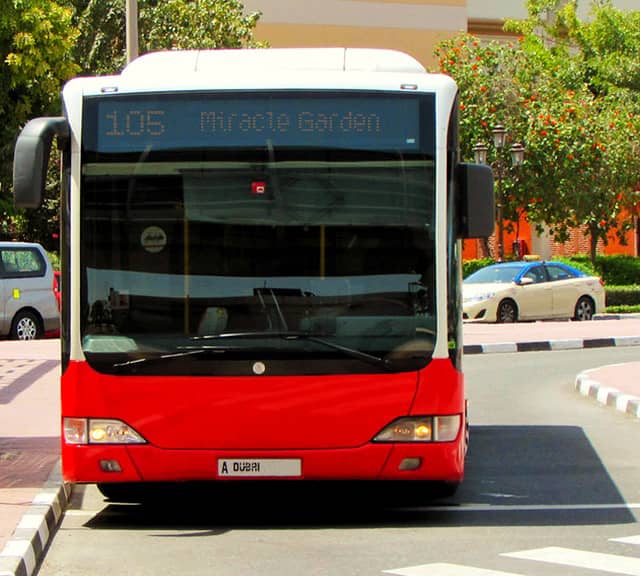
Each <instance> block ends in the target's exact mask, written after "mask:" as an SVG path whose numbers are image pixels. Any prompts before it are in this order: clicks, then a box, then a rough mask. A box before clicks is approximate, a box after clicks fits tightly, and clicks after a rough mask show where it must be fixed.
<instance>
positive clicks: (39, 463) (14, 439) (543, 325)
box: [0, 317, 640, 576]
mask: <svg viewBox="0 0 640 576" xmlns="http://www.w3.org/2000/svg"><path fill="white" fill-rule="evenodd" d="M464 338H465V352H466V353H467V354H480V353H500V352H519V351H520V352H524V351H529V350H568V349H573V348H596V347H607V346H638V347H639V351H638V360H639V361H638V362H632V363H628V364H620V365H612V366H603V367H601V368H597V369H594V370H588V371H585V372H583V373H581V374H578V375H577V377H576V389H577V390H578V391H579V392H580V393H581V394H584V395H588V396H592V397H594V398H595V399H597V400H598V401H600V402H602V403H603V404H606V405H610V406H615V407H616V408H617V409H618V410H622V411H624V412H627V413H630V414H633V415H635V416H637V417H640V378H638V377H637V374H639V373H640V317H635V318H625V319H621V320H594V321H592V322H534V323H528V324H525V323H522V324H498V325H484V324H465V326H464ZM59 348H60V342H59V341H58V340H39V341H32V342H8V341H0V576H31V575H32V574H34V573H35V571H36V569H37V565H38V562H39V561H40V560H41V557H42V554H43V551H44V549H45V548H46V545H47V542H48V541H49V539H50V537H51V536H52V535H53V533H54V532H55V529H56V527H57V525H58V522H59V521H60V518H61V516H62V513H63V510H64V508H65V506H66V503H67V501H68V499H69V496H70V487H69V486H67V485H64V484H63V482H62V478H61V476H60V470H59V457H60V407H59V398H58V390H59V377H60V368H59V360H58V359H59Z"/></svg>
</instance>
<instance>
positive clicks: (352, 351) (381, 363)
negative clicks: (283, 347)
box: [113, 331, 393, 372]
mask: <svg viewBox="0 0 640 576" xmlns="http://www.w3.org/2000/svg"><path fill="white" fill-rule="evenodd" d="M321 336H322V335H316V334H312V333H309V332H295V331H281V332H273V331H265V332H224V333H222V334H210V335H205V336H193V337H192V338H191V340H192V341H194V342H199V341H202V342H203V343H204V342H207V341H216V340H234V339H238V340H241V339H255V340H263V339H265V338H279V339H283V340H306V341H309V342H315V343H317V344H321V345H323V346H326V347H328V348H331V349H332V350H337V351H339V352H342V353H343V354H345V355H346V356H350V357H352V358H356V359H358V360H362V361H363V362H368V363H369V364H374V365H375V366H378V367H379V368H382V369H383V370H387V371H389V372H391V371H393V368H392V366H391V364H390V362H389V361H388V360H386V359H384V358H380V357H378V356H374V355H373V354H368V353H367V352H363V351H362V350H357V349H356V348H349V347H348V346H342V345H341V344H336V343H335V342H331V341H329V340H325V339H324V338H322V337H321ZM177 350H178V351H177V352H171V353H168V354H162V355H160V356H144V357H142V358H135V359H133V360H127V361H126V362H118V363H116V364H113V367H114V368H125V367H135V366H139V365H141V364H147V363H150V362H165V361H172V360H179V359H181V358H185V357H187V356H196V355H199V354H211V353H213V354H223V353H224V352H226V351H227V350H228V349H227V348H224V347H219V346H207V345H193V346H179V347H178V348H177Z"/></svg>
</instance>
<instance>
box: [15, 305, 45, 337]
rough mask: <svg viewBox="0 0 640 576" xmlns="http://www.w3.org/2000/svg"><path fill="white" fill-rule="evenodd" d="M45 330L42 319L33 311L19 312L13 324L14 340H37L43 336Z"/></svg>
mask: <svg viewBox="0 0 640 576" xmlns="http://www.w3.org/2000/svg"><path fill="white" fill-rule="evenodd" d="M42 334H43V330H42V325H41V324H40V320H39V319H38V317H37V316H36V315H35V314H34V313H33V312H28V311H26V310H24V311H22V312H18V313H17V314H16V315H15V317H14V319H13V323H12V324H11V334H10V336H11V339H12V340H35V339H36V338H42Z"/></svg>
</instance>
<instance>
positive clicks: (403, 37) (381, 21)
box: [244, 0, 467, 66]
mask: <svg viewBox="0 0 640 576" xmlns="http://www.w3.org/2000/svg"><path fill="white" fill-rule="evenodd" d="M244 6H245V10H246V11H247V12H254V11H260V12H261V13H262V17H261V18H260V21H259V23H258V26H257V28H256V31H255V38H256V39H257V40H265V41H267V42H269V45H270V46H272V47H273V48H285V47H303V46H351V47H357V48H393V49H396V50H401V51H403V52H407V53H408V54H411V55H412V56H413V57H414V58H416V59H417V60H419V61H420V62H422V64H423V65H424V66H431V65H433V64H434V62H435V58H434V55H433V50H434V47H435V45H436V44H437V43H438V42H440V41H441V40H444V39H446V38H451V37H452V36H455V35H456V34H457V33H459V32H461V31H464V30H466V27H467V0H245V1H244Z"/></svg>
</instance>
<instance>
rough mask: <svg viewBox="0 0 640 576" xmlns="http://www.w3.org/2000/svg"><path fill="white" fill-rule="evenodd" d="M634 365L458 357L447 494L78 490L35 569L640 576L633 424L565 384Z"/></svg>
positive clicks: (618, 352)
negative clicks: (461, 434) (453, 485)
mask: <svg viewBox="0 0 640 576" xmlns="http://www.w3.org/2000/svg"><path fill="white" fill-rule="evenodd" d="M637 356H638V349H637V348H624V349H602V350H575V351H566V352H531V353H527V354H494V355H488V356H475V357H467V358H466V359H465V362H466V372H467V386H468V395H469V398H470V400H471V419H472V424H473V427H472V439H471V447H470V451H469V456H468V462H467V477H466V479H465V482H464V484H463V486H462V488H461V489H460V491H459V492H458V494H457V495H456V497H454V498H453V499H450V500H446V501H439V502H427V503H425V502H420V501H419V500H416V499H415V497H413V496H408V495H407V493H406V490H404V489H403V488H402V487H399V488H398V487H389V489H387V490H385V492H380V491H376V490H374V489H371V488H368V487H367V486H362V485H360V486H356V487H350V488H349V487H345V486H342V485H323V486H317V485H313V486H303V487H298V486H296V487H291V486H289V485H285V486H276V487H273V486H272V487H270V488H269V489H264V488H261V487H260V486H258V487H255V486H250V487H249V486H243V487H240V488H224V489H217V490H215V491H214V490H212V489H211V488H207V489H206V490H196V489H192V490H189V491H186V490H184V489H182V490H172V491H166V492H164V493H162V494H161V495H160V499H159V500H158V501H157V502H156V503H155V504H153V505H146V506H140V505H131V504H129V505H126V504H114V503H108V502H105V501H104V500H103V499H102V497H101V496H100V494H99V493H98V492H97V490H96V489H95V487H93V486H87V487H76V489H75V492H74V497H73V501H72V503H71V506H70V508H69V510H68V511H67V513H66V515H65V517H64V519H63V522H62V525H61V527H60V530H59V531H58V533H57V534H56V536H55V538H54V540H53V542H52V544H51V548H50V550H49V551H48V553H47V556H46V558H45V561H44V563H43V566H42V567H41V569H40V571H39V576H53V575H62V574H64V575H65V576H68V575H75V574H82V575H84V576H90V575H94V574H96V575H97V574H100V575H102V574H109V573H111V574H113V573H118V574H131V575H147V574H149V575H151V574H153V575H154V576H156V575H163V574H171V575H175V574H194V575H198V574H207V575H210V574H216V575H227V574H228V575H233V576H242V575H247V576H248V575H255V574H260V575H261V576H262V575H267V576H269V575H276V574H277V575H278V576H283V575H287V576H288V575H296V576H297V575H299V574H305V575H309V576H313V575H341V574H349V575H352V574H353V575H359V574H362V575H379V574H383V573H385V572H386V573H390V574H399V575H405V576H422V575H425V576H426V575H429V576H451V575H455V576H467V575H469V576H494V575H495V576H498V575H499V576H508V574H526V575H534V574H545V575H547V574H551V575H555V574H558V575H560V574H561V575H563V576H565V575H574V574H587V573H588V574H596V575H597V574H598V568H599V567H601V565H602V567H605V568H606V567H609V568H608V569H610V571H615V572H618V573H623V574H640V547H639V546H638V543H639V542H640V526H639V525H638V523H637V519H638V514H640V482H639V480H640V475H639V467H638V466H639V465H638V462H640V459H639V458H638V456H639V455H640V454H639V452H640V448H639V447H640V426H639V422H638V420H637V419H634V418H631V417H628V416H627V415H625V414H621V413H620V412H617V411H614V410H608V409H606V408H603V407H601V406H600V405H598V404H597V403H594V402H593V401H592V400H590V399H586V398H584V397H582V396H580V395H578V394H577V393H576V391H575V390H574V388H573V381H574V378H575V375H576V373H577V372H579V371H581V370H583V369H587V368H590V367H595V366H599V365H602V364H607V363H613V362H625V361H631V360H636V359H637ZM619 538H625V539H626V540H624V541H618V540H612V539H619ZM594 553H595V554H596V555H595V556H594ZM603 554H608V555H607V556H603ZM561 562H562V563H564V564H562V563H561ZM567 563H572V566H577V567H571V566H567ZM585 566H588V567H589V569H588V570H587V569H586V568H585ZM611 569H613V570H611ZM504 573H507V574H506V575H505V574H504ZM601 573H604V572H601Z"/></svg>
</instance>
